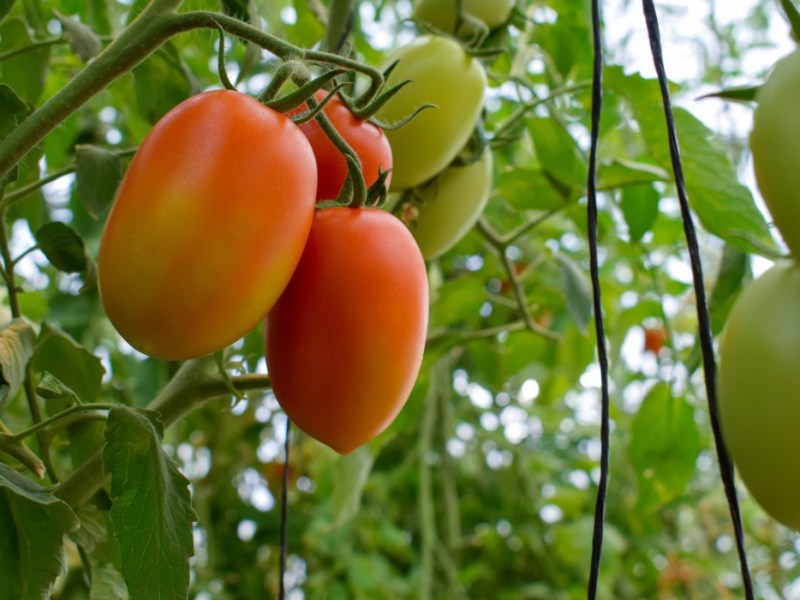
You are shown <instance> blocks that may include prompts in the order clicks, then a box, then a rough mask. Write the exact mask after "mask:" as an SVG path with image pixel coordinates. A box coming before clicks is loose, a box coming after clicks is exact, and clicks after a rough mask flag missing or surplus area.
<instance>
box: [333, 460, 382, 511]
mask: <svg viewBox="0 0 800 600" xmlns="http://www.w3.org/2000/svg"><path fill="white" fill-rule="evenodd" d="M374 461H375V457H374V456H373V454H372V451H371V450H370V449H369V447H368V446H361V447H360V448H358V449H357V450H355V451H354V452H352V453H350V454H348V455H347V456H343V457H342V458H341V459H339V460H338V461H337V462H336V463H335V465H334V470H335V471H336V472H335V474H334V477H333V497H332V499H331V500H332V503H333V512H334V514H335V515H336V517H335V520H334V525H336V526H338V525H341V524H343V523H345V522H346V521H348V520H349V519H350V518H352V517H353V516H354V515H355V514H356V513H357V512H358V509H359V508H360V507H361V494H362V492H363V491H364V486H365V485H366V484H367V478H368V477H369V473H370V471H371V470H372V463H373V462H374Z"/></svg>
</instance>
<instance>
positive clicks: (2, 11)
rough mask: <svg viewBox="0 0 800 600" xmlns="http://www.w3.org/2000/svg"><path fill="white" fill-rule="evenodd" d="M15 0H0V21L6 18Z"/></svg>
mask: <svg viewBox="0 0 800 600" xmlns="http://www.w3.org/2000/svg"><path fill="white" fill-rule="evenodd" d="M15 1H16V0H0V21H2V20H3V19H5V18H6V16H7V15H8V13H10V12H11V8H12V7H13V6H14V2H15Z"/></svg>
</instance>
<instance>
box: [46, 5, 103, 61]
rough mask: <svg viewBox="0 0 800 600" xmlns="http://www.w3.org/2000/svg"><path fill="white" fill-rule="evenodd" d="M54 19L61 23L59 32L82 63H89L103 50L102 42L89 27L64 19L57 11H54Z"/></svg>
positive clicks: (76, 21) (70, 19)
mask: <svg viewBox="0 0 800 600" xmlns="http://www.w3.org/2000/svg"><path fill="white" fill-rule="evenodd" d="M56 17H58V20H59V21H60V22H61V31H62V32H63V33H64V37H65V38H66V40H67V42H69V45H70V48H72V51H73V52H74V53H75V54H76V55H77V56H78V58H80V59H81V60H82V61H83V62H89V59H91V58H94V57H95V56H97V55H98V54H99V53H100V51H101V50H102V49H103V42H102V41H100V37H99V36H98V35H97V34H96V33H95V32H94V31H92V29H91V27H87V26H86V25H84V24H83V23H81V22H80V21H78V20H76V19H72V18H70V17H65V16H64V15H62V14H61V13H59V12H58V11H56Z"/></svg>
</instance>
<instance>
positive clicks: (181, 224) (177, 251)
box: [98, 90, 317, 359]
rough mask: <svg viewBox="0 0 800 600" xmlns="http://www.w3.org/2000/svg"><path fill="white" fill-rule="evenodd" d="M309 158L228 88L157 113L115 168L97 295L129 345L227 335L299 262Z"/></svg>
mask: <svg viewBox="0 0 800 600" xmlns="http://www.w3.org/2000/svg"><path fill="white" fill-rule="evenodd" d="M316 179H317V178H316V167H315V165H314V155H313V152H312V151H311V147H310V145H309V143H308V141H307V140H306V138H305V137H304V136H303V135H302V134H301V133H300V130H299V129H298V128H297V126H295V125H294V124H293V123H292V122H291V121H290V120H289V119H288V118H287V117H285V116H284V115H281V114H280V113H277V112H275V111H273V110H271V109H269V108H267V107H265V106H264V105H262V104H261V103H259V102H258V101H256V100H255V99H253V98H251V97H249V96H246V95H244V94H240V93H238V92H233V91H228V90H219V91H212V92H207V93H203V94H198V95H196V96H194V97H192V98H189V99H188V100H186V101H184V102H182V103H181V104H179V105H178V106H176V107H175V108H174V109H172V110H171V111H170V112H169V113H167V114H166V115H165V116H164V117H163V118H162V119H161V120H160V121H159V122H158V123H157V124H156V125H155V126H154V127H153V129H152V130H151V132H150V133H149V134H148V135H147V137H146V138H145V140H144V142H143V143H142V145H141V146H140V148H139V150H138V152H137V153H136V155H135V156H134V158H133V160H132V161H131V164H130V166H129V168H128V170H127V172H126V174H125V178H124V179H123V181H122V183H121V185H120V188H119V192H118V194H117V197H116V200H115V203H114V205H113V207H112V210H111V213H110V214H109V217H108V220H107V222H106V225H105V229H104V231H103V236H102V239H101V243H100V251H99V257H98V277H99V287H100V293H101V297H102V301H103V306H104V307H105V310H106V313H107V314H108V317H109V319H110V320H111V322H112V323H113V324H114V326H115V327H116V328H117V330H118V331H119V332H120V334H121V335H122V336H123V337H124V338H125V339H126V340H127V341H128V342H129V343H130V344H131V345H132V346H133V347H134V348H136V349H137V350H140V351H141V352H144V353H145V354H149V355H151V356H155V357H158V358H168V359H183V358H189V357H195V356H201V355H204V354H208V353H211V352H214V351H216V350H219V349H221V348H223V347H225V346H227V345H228V344H230V343H232V342H234V341H236V340H237V339H238V338H239V337H241V336H242V335H244V334H245V333H246V332H247V331H249V330H250V329H251V328H252V327H254V326H255V325H256V324H257V323H258V322H259V320H260V319H262V318H263V316H264V315H265V314H266V313H267V311H268V310H269V309H270V307H271V306H272V304H273V303H274V302H275V300H277V298H278V296H279V295H280V293H281V292H282V291H283V288H284V287H285V286H286V283H287V282H288V281H289V278H290V276H291V274H292V272H293V270H294V268H295V266H296V265H297V261H298V260H299V259H300V255H301V253H302V249H303V245H304V243H305V240H306V238H307V236H308V231H309V228H310V226H311V221H312V215H313V208H314V194H315V190H316Z"/></svg>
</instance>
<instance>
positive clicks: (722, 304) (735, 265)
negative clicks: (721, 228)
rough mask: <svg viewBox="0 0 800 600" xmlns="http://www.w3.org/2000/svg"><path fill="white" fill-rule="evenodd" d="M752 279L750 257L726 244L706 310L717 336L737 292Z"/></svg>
mask: <svg viewBox="0 0 800 600" xmlns="http://www.w3.org/2000/svg"><path fill="white" fill-rule="evenodd" d="M752 278H753V274H752V272H751V270H750V257H749V256H748V255H747V254H745V253H744V252H741V251H739V250H737V249H736V248H734V247H733V246H731V245H730V244H726V246H725V248H724V249H723V251H722V261H720V265H719V272H718V273H717V278H716V280H715V281H714V287H713V288H712V289H711V295H710V297H709V301H708V310H709V313H710V316H711V330H712V331H713V332H714V333H715V334H717V333H720V332H721V331H722V328H723V327H724V326H725V322H726V321H727V319H728V313H729V312H730V310H731V308H732V307H733V304H734V302H735V301H736V298H738V297H739V292H741V291H742V288H743V287H744V285H745V284H746V283H747V282H748V281H750V280H751V279H752Z"/></svg>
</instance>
